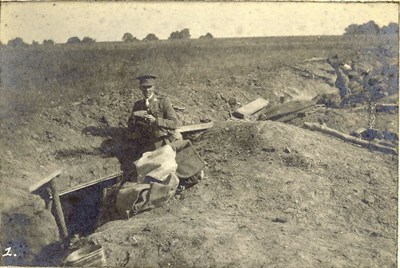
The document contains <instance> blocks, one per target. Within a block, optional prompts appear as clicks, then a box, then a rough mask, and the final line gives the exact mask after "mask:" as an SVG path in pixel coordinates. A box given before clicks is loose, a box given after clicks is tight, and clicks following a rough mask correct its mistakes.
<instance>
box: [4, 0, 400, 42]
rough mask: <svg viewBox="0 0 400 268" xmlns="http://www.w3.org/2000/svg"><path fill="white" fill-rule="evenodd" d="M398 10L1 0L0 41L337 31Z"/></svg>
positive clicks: (383, 19) (382, 21)
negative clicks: (182, 32)
mask: <svg viewBox="0 0 400 268" xmlns="http://www.w3.org/2000/svg"><path fill="white" fill-rule="evenodd" d="M398 14H399V13H398V5H397V4H390V3H375V4H367V3H341V4H340V3H273V2H269V3H268V2H263V3H262V2H259V3H254V2H253V3H243V2H239V3H238V2H236V3H233V2H230V3H210V2H209V3H206V2H197V3H182V2H180V3H178V2H169V3H161V2H156V3H143V2H110V3H107V2H101V3H95V2H91V3H87V2H86V3H85V2H54V3H53V2H45V3H43V2H42V3H37V2H36V3H35V2H30V3H18V2H10V3H2V5H1V17H0V41H1V42H2V43H7V41H8V40H10V39H13V38H15V37H21V38H23V39H24V41H25V42H27V43H31V42H32V41H33V40H35V41H38V42H39V43H41V42H42V41H43V40H44V39H52V40H54V41H55V42H56V43H65V42H66V41H67V40H68V38H69V37H71V36H78V37H79V38H81V39H82V38H83V37H85V36H89V37H91V38H94V39H96V40H97V41H116V40H118V41H119V40H121V39H122V36H123V34H124V33H125V32H130V33H132V35H133V36H135V37H137V38H139V39H143V38H144V37H145V36H146V35H147V34H148V33H155V34H156V35H157V36H158V37H159V38H160V39H167V38H168V36H169V35H170V33H171V32H173V31H176V30H181V29H183V28H189V29H190V33H191V35H192V38H198V37H199V36H200V35H204V34H206V33H207V32H210V33H211V34H212V35H214V36H215V37H250V36H281V35H324V34H328V35H336V34H342V33H343V32H344V29H345V28H346V27H347V26H348V25H350V24H352V23H356V24H362V23H366V22H368V21H369V20H374V21H375V22H376V23H377V24H378V25H379V26H383V25H387V24H388V23H389V22H396V23H398V16H399V15H398Z"/></svg>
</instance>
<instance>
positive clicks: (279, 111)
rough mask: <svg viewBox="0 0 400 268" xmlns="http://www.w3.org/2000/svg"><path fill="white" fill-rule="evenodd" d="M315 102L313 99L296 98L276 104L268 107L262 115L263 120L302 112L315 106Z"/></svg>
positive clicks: (277, 118) (276, 118)
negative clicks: (296, 99)
mask: <svg viewBox="0 0 400 268" xmlns="http://www.w3.org/2000/svg"><path fill="white" fill-rule="evenodd" d="M315 104H316V102H315V101H313V100H298V101H291V102H286V103H283V104H280V105H278V106H275V107H272V108H270V109H268V110H267V111H266V112H265V113H264V114H263V116H262V119H263V120H279V119H280V118H284V117H287V116H289V115H291V114H297V113H299V112H304V111H306V110H308V109H311V108H313V107H314V106H315Z"/></svg>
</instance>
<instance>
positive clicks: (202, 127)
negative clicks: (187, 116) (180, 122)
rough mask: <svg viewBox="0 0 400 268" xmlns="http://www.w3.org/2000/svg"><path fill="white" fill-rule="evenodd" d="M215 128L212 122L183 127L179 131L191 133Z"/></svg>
mask: <svg viewBox="0 0 400 268" xmlns="http://www.w3.org/2000/svg"><path fill="white" fill-rule="evenodd" d="M213 126H214V123H213V122H210V123H203V124H196V125H189V126H183V127H180V128H178V129H177V130H178V131H179V132H180V133H185V132H191V131H199V130H205V129H209V128H212V127H213Z"/></svg>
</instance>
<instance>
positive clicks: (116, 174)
mask: <svg viewBox="0 0 400 268" xmlns="http://www.w3.org/2000/svg"><path fill="white" fill-rule="evenodd" d="M119 176H122V173H115V174H111V175H108V176H106V177H103V178H100V179H97V180H94V181H89V182H86V183H83V184H80V185H78V186H75V187H73V188H70V189H67V190H65V191H63V192H61V193H60V194H59V196H63V195H65V194H69V193H72V192H76V191H78V190H81V189H83V188H86V187H90V186H93V185H95V184H98V183H100V182H103V181H107V180H111V179H114V178H116V177H119Z"/></svg>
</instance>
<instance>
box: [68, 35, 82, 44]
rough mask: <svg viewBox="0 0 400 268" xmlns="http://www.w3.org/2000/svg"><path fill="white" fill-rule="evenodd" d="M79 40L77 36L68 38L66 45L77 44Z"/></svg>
mask: <svg viewBox="0 0 400 268" xmlns="http://www.w3.org/2000/svg"><path fill="white" fill-rule="evenodd" d="M80 42H81V40H80V39H79V37H77V36H73V37H70V38H68V41H67V44H79V43H80Z"/></svg>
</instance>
